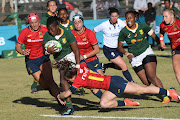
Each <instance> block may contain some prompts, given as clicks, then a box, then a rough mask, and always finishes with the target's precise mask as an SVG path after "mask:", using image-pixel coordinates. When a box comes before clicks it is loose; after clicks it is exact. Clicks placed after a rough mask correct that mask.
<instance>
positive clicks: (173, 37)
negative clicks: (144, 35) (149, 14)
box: [160, 8, 180, 85]
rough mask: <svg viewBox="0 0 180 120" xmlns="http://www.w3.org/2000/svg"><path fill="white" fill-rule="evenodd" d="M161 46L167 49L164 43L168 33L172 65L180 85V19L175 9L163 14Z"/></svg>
mask: <svg viewBox="0 0 180 120" xmlns="http://www.w3.org/2000/svg"><path fill="white" fill-rule="evenodd" d="M160 28H161V29H160V44H161V47H162V48H164V49H165V48H166V46H165V43H164V42H163V37H164V33H165V32H166V33H167V35H168V38H169V40H170V41H171V48H172V64H173V69H174V72H175V75H176V79H177V81H178V83H179V85H180V18H177V17H176V15H175V12H174V10H173V9H171V8H170V9H166V10H164V12H163V22H162V23H161V24H160Z"/></svg>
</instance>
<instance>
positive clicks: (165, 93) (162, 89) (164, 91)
mask: <svg viewBox="0 0 180 120" xmlns="http://www.w3.org/2000/svg"><path fill="white" fill-rule="evenodd" d="M167 93H168V91H167V90H166V89H164V88H160V90H159V94H160V95H166V96H167V95H168V94H167Z"/></svg>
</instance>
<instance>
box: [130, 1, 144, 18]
mask: <svg viewBox="0 0 180 120" xmlns="http://www.w3.org/2000/svg"><path fill="white" fill-rule="evenodd" d="M133 8H134V10H135V11H136V12H138V13H139V15H143V14H144V12H145V11H146V10H147V2H146V0H135V1H134V5H133Z"/></svg>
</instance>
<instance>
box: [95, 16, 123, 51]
mask: <svg viewBox="0 0 180 120" xmlns="http://www.w3.org/2000/svg"><path fill="white" fill-rule="evenodd" d="M125 26H126V23H125V21H122V20H120V19H117V23H116V25H115V26H114V25H113V24H112V23H111V22H110V20H107V21H105V22H103V23H101V24H100V25H98V26H96V27H95V28H94V31H95V32H103V44H104V45H105V46H107V47H110V48H117V47H118V36H119V32H120V31H121V29H123V28H124V27H125Z"/></svg>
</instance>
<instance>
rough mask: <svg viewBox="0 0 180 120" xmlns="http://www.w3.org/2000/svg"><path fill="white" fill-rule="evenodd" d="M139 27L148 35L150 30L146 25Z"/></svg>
mask: <svg viewBox="0 0 180 120" xmlns="http://www.w3.org/2000/svg"><path fill="white" fill-rule="evenodd" d="M141 25H142V29H143V31H144V32H145V33H148V32H149V31H150V30H151V28H150V27H149V26H148V25H147V24H141Z"/></svg>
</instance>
